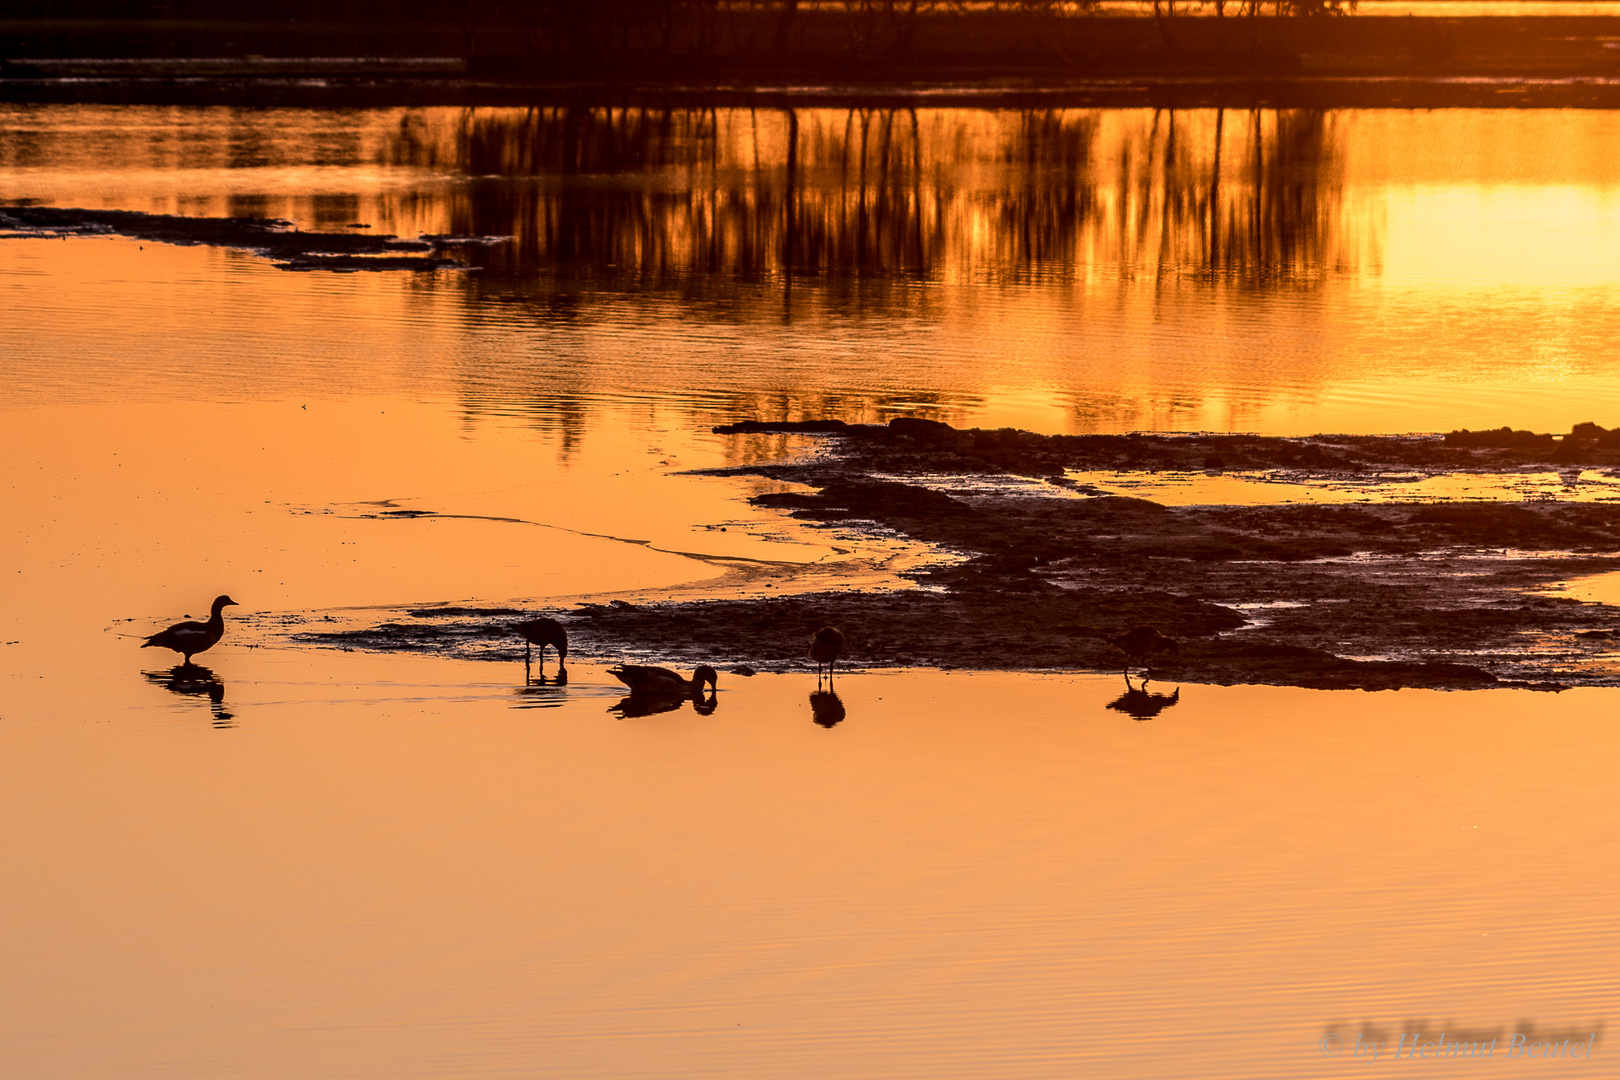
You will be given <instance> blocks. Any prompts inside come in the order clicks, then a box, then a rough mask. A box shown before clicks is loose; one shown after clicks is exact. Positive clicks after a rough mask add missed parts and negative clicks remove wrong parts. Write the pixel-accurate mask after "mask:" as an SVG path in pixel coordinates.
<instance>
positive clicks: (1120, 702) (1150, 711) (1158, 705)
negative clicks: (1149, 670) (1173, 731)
mask: <svg viewBox="0 0 1620 1080" xmlns="http://www.w3.org/2000/svg"><path fill="white" fill-rule="evenodd" d="M1147 684H1148V681H1147V678H1146V677H1143V679H1142V685H1141V686H1139V687H1138V686H1132V685H1131V677H1130V675H1128V674H1127V675H1126V676H1125V692H1124V693H1123V694H1121V695H1120V696H1119V697H1117V698H1115V699H1114V700H1113V701H1110V702H1109V703H1108V704H1107V706H1106V708H1110V709H1113V710H1114V711H1116V712H1122V713H1126V714H1128V715H1130V716H1134V717H1136V718H1137V719H1138V720H1151V719H1153V718H1154V717H1155V716H1158V715H1159V714H1160V713H1162V712H1164V710H1166V709H1168V708H1169V707H1170V706H1172V705H1174V704H1176V703H1177V702H1179V701H1180V700H1181V687H1179V686H1178V687H1176V689H1175V691H1174V692H1173V693H1169V694H1150V693H1148V688H1147Z"/></svg>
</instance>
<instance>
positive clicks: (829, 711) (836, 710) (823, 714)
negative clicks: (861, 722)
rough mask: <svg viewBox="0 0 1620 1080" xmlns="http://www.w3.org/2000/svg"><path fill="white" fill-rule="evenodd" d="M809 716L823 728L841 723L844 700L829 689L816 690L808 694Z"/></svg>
mask: <svg viewBox="0 0 1620 1080" xmlns="http://www.w3.org/2000/svg"><path fill="white" fill-rule="evenodd" d="M810 716H811V719H813V720H815V722H816V723H818V724H820V725H821V726H822V727H824V728H830V727H832V726H834V725H835V724H840V723H843V720H844V702H843V701H842V700H841V699H840V698H839V696H838V695H837V694H836V693H834V692H833V691H831V690H816V691H814V692H813V693H811V695H810Z"/></svg>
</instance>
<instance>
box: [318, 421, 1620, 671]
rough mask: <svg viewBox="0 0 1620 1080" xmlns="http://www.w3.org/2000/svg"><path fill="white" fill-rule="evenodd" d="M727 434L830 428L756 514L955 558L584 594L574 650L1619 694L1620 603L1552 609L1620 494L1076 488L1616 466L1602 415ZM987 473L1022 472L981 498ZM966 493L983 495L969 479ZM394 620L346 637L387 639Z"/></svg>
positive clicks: (1603, 530) (677, 658) (1601, 566)
mask: <svg viewBox="0 0 1620 1080" xmlns="http://www.w3.org/2000/svg"><path fill="white" fill-rule="evenodd" d="M716 430H717V431H720V432H723V433H738V434H742V433H756V432H781V431H792V432H798V433H805V432H812V433H821V434H824V435H826V436H827V437H828V438H829V446H828V448H827V450H826V452H825V453H822V454H819V455H816V456H813V457H811V458H809V459H807V460H802V461H797V462H792V463H787V464H772V465H759V466H749V467H744V468H742V469H738V470H730V471H733V472H749V473H758V474H763V475H768V476H771V477H774V478H777V479H780V480H786V481H793V482H797V483H800V484H804V485H806V486H807V487H808V488H809V489H810V490H809V491H807V492H804V493H796V494H771V495H763V496H760V497H758V498H757V499H756V500H755V501H756V502H758V503H760V504H762V505H768V506H774V507H778V508H780V509H782V510H784V511H786V512H788V513H791V514H793V515H795V516H797V517H800V518H804V519H808V520H811V521H816V522H822V523H827V524H828V525H834V524H836V525H839V526H840V527H848V526H849V525H851V524H861V523H870V524H875V525H876V526H880V527H882V528H885V529H890V530H894V531H896V532H899V533H901V534H904V535H906V536H908V537H911V538H914V539H917V540H920V541H924V542H926V543H929V544H933V545H937V546H938V547H939V548H941V549H947V550H950V551H953V552H955V553H957V554H958V555H959V556H960V558H959V559H958V560H957V561H954V562H952V563H951V564H950V565H935V566H934V567H932V568H927V569H922V570H919V571H915V572H913V574H912V577H913V578H914V579H915V580H916V582H917V583H918V584H919V585H920V586H922V587H921V588H918V589H915V590H907V591H900V592H883V593H870V592H856V591H833V592H819V593H814V594H809V595H798V596H783V597H771V598H762V599H717V600H705V601H694V602H677V603H656V604H630V603H625V602H622V601H616V602H612V603H606V604H587V605H584V606H581V607H579V608H578V609H576V610H574V611H572V612H563V613H559V614H560V615H561V617H562V618H563V620H564V621H565V622H566V623H568V624H569V626H570V630H571V633H573V634H574V636H575V638H576V640H577V641H578V645H576V651H577V652H580V653H582V654H584V655H590V654H593V653H594V654H599V655H602V656H612V655H614V654H615V651H616V650H621V649H629V650H634V651H635V652H637V653H638V654H642V655H646V654H649V653H650V654H654V655H658V656H661V657H663V658H664V659H665V660H666V661H667V662H671V663H687V664H690V663H697V662H705V663H714V664H741V663H746V664H749V665H752V666H755V667H761V668H776V669H788V668H808V667H809V665H810V661H809V659H808V656H807V654H806V647H807V642H808V639H809V635H810V634H811V632H813V631H814V630H815V629H816V628H817V627H819V626H821V625H824V624H827V623H831V624H834V625H837V626H839V627H841V628H842V629H843V630H844V632H845V633H846V635H847V636H848V639H849V647H848V661H849V662H852V663H853V664H855V665H860V666H904V665H930V666H940V667H959V668H987V669H988V668H995V669H1029V670H1039V669H1066V670H1075V669H1094V670H1108V669H1115V670H1118V669H1120V668H1122V667H1123V665H1124V662H1125V657H1124V655H1123V654H1122V653H1121V652H1120V651H1119V650H1118V649H1116V648H1115V647H1114V646H1113V645H1111V644H1109V640H1108V639H1110V638H1112V637H1115V636H1117V635H1120V634H1122V633H1123V632H1125V631H1126V630H1128V629H1130V628H1132V627H1135V626H1143V625H1145V626H1153V627H1157V628H1158V629H1160V630H1162V631H1163V632H1164V633H1166V634H1169V635H1171V636H1172V637H1175V638H1177V639H1179V640H1180V641H1181V643H1182V645H1181V649H1180V654H1179V656H1171V655H1169V654H1160V655H1159V656H1157V657H1155V658H1154V660H1153V675H1154V677H1155V678H1157V679H1161V680H1178V681H1183V682H1203V683H1221V684H1232V683H1273V684H1281V685H1293V686H1306V687H1322V688H1361V689H1368V690H1372V689H1392V688H1398V687H1430V688H1446V689H1472V688H1482V687H1492V686H1503V685H1517V686H1531V687H1535V688H1539V689H1560V688H1563V687H1565V686H1570V685H1620V655H1617V654H1616V642H1617V639H1620V611H1616V609H1614V608H1611V607H1607V606H1605V605H1602V604H1594V603H1582V602H1579V601H1576V600H1573V599H1569V598H1564V597H1551V596H1545V595H1538V591H1539V590H1545V589H1547V588H1548V587H1549V586H1551V585H1553V584H1555V583H1558V582H1561V581H1565V580H1568V579H1569V578H1571V577H1576V576H1585V575H1591V574H1597V573H1602V572H1605V571H1610V570H1616V569H1620V556H1617V555H1616V552H1620V502H1617V501H1594V502H1566V501H1556V500H1552V499H1543V500H1535V501H1520V502H1512V503H1508V502H1501V501H1464V502H1440V503H1432V502H1431V503H1420V502H1412V501H1386V502H1362V503H1355V504H1344V505H1298V504H1283V505H1232V504H1224V505H1220V504H1216V505H1209V504H1205V505H1176V506H1171V505H1162V504H1160V503H1158V502H1153V501H1148V500H1146V499H1139V498H1131V497H1121V496H1118V495H1110V494H1104V493H1098V492H1097V491H1096V489H1094V488H1090V487H1088V486H1087V485H1085V484H1083V483H1078V482H1077V481H1076V480H1075V479H1074V478H1073V477H1072V476H1071V475H1070V474H1071V473H1073V472H1077V471H1081V472H1083V471H1087V470H1099V469H1106V470H1114V471H1115V472H1116V473H1123V474H1135V475H1147V474H1148V473H1150V472H1151V471H1154V470H1185V471H1187V472H1189V473H1194V474H1199V475H1202V476H1206V477H1210V476H1214V475H1216V474H1220V475H1225V474H1226V473H1227V472H1228V471H1229V470H1234V469H1241V470H1268V469H1287V470H1289V473H1290V475H1291V476H1293V477H1294V478H1296V479H1298V478H1301V477H1305V478H1310V477H1315V478H1320V479H1332V478H1343V477H1358V476H1359V477H1365V476H1368V475H1370V474H1375V473H1379V472H1381V471H1387V470H1406V471H1410V470H1421V471H1423V472H1424V473H1425V474H1427V475H1435V474H1442V475H1457V474H1464V473H1502V472H1512V471H1516V470H1517V471H1523V470H1533V469H1548V470H1557V471H1561V472H1563V473H1564V474H1566V475H1571V476H1573V475H1575V474H1577V473H1583V472H1591V471H1593V470H1612V469H1614V468H1616V467H1617V466H1620V433H1614V432H1608V431H1606V430H1605V429H1602V428H1599V427H1597V426H1596V425H1591V424H1584V425H1580V426H1578V427H1577V428H1575V429H1574V430H1573V431H1572V432H1571V433H1570V434H1569V435H1566V436H1564V437H1562V438H1554V437H1553V436H1550V435H1536V434H1532V433H1528V432H1513V431H1508V430H1506V429H1504V430H1502V431H1496V432H1484V433H1477V432H1454V433H1452V434H1451V435H1449V436H1445V437H1440V436H1433V437H1369V436H1318V437H1312V438H1303V439H1283V438H1261V437H1254V436H1239V435H1216V436H1210V435H1186V436H1178V435H1130V436H1040V435H1032V434H1030V433H1027V432H1019V431H1011V430H1003V431H979V430H973V431H962V430H957V429H954V428H950V427H947V426H946V425H943V424H937V423H933V422H929V421H920V420H896V421H894V422H892V423H890V424H888V425H886V426H847V425H843V424H839V423H826V424H820V423H818V424H745V425H736V426H733V427H727V428H718V429H716ZM990 477H999V478H1002V479H1005V480H1011V479H1012V478H1018V477H1022V478H1026V482H1024V483H1022V484H1016V483H1003V484H999V485H998V484H995V483H983V482H982V481H983V480H985V478H990ZM962 478H977V479H978V480H979V481H981V482H980V483H979V484H978V485H977V486H975V485H965V486H964V485H960V484H958V485H957V486H956V487H955V488H954V489H953V487H952V482H953V481H960V480H961V479H962ZM1030 479H1034V480H1038V481H1039V483H1036V484H1031V483H1029V482H1028V480H1030ZM941 488H945V489H947V490H941ZM1615 492H1616V497H1617V498H1620V487H1617V488H1616V489H1615ZM413 614H414V615H415V616H416V619H413V621H412V623H411V624H410V628H411V631H412V635H411V644H409V645H407V644H406V643H405V639H403V638H402V639H401V640H400V642H398V643H396V644H395V646H394V647H417V648H421V647H424V646H425V644H426V643H425V642H424V641H423V640H422V635H423V634H424V633H425V634H427V635H428V636H429V637H437V636H438V635H441V634H443V635H450V636H454V635H456V634H463V635H465V634H469V633H471V634H477V633H480V632H482V631H480V630H479V629H478V628H477V627H476V625H468V626H463V627H459V628H458V627H457V626H455V625H453V624H445V623H444V622H443V621H442V620H439V619H434V625H432V626H429V625H426V624H424V623H422V622H418V621H416V620H417V619H424V618H432V612H431V611H428V612H419V613H413ZM503 614H504V613H503ZM396 628H397V629H401V630H403V629H404V627H400V626H398V625H397V624H396ZM384 629H385V628H382V627H379V628H374V629H373V630H370V631H366V632H364V634H363V635H361V636H359V637H354V638H351V639H350V643H352V644H359V645H361V646H362V647H383V648H386V647H390V646H389V641H388V635H386V634H382V635H381V636H379V633H380V632H381V631H382V630H384Z"/></svg>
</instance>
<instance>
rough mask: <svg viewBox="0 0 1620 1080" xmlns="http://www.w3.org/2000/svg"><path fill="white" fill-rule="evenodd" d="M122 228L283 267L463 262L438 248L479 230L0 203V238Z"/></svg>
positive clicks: (133, 235) (448, 265) (120, 232)
mask: <svg viewBox="0 0 1620 1080" xmlns="http://www.w3.org/2000/svg"><path fill="white" fill-rule="evenodd" d="M69 236H124V237H129V238H130V239H134V240H146V241H150V242H152V243H162V244H181V245H195V244H208V245H212V246H215V247H229V248H238V249H242V250H246V251H253V252H256V253H258V254H260V255H263V256H264V257H265V258H267V259H270V260H271V261H272V262H273V263H274V264H275V265H276V266H278V267H279V268H281V269H283V270H334V271H340V272H353V271H356V270H415V271H426V270H444V269H464V268H465V267H466V264H465V263H463V262H461V261H459V260H457V259H452V258H449V257H447V256H444V255H442V254H439V252H441V251H442V250H443V249H444V248H446V247H450V246H453V245H455V244H458V243H483V242H487V241H485V240H483V239H482V238H458V237H423V238H420V239H415V240H402V239H400V238H399V237H397V236H390V235H387V234H374V233H365V232H303V231H301V230H299V229H296V228H294V227H293V225H292V223H291V222H289V221H282V220H279V219H275V218H210V217H180V216H177V215H174V214H143V213H139V212H136V211H132V210H80V209H75V208H67V207H55V206H34V205H0V238H5V237H9V238H19V237H36V238H46V239H55V238H58V237H69Z"/></svg>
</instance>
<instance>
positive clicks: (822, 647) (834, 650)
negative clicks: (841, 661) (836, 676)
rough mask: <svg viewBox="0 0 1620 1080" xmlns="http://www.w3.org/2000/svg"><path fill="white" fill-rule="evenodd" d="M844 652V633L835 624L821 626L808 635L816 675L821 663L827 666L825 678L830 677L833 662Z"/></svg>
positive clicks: (818, 672) (818, 673)
mask: <svg viewBox="0 0 1620 1080" xmlns="http://www.w3.org/2000/svg"><path fill="white" fill-rule="evenodd" d="M843 654H844V635H843V633H842V632H841V631H840V630H839V629H838V628H837V627H835V626H823V627H822V628H821V629H820V630H817V631H816V632H815V633H814V634H812V635H810V659H812V660H814V661H815V662H816V675H818V676H819V675H820V674H821V668H822V665H823V664H825V665H826V667H827V678H829V679H831V678H832V671H833V664H835V663H836V662H837V661H838V658H839V657H840V656H842V655H843Z"/></svg>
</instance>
